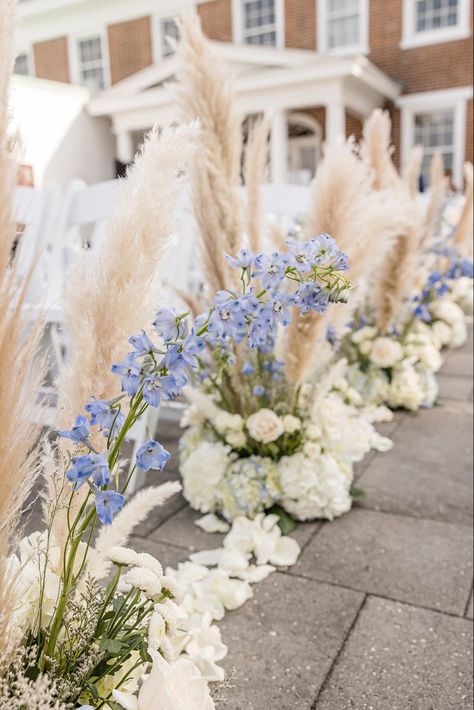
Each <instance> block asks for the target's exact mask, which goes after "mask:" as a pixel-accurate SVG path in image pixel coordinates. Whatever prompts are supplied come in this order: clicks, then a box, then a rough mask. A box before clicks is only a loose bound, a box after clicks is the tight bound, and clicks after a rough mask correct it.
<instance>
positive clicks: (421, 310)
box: [413, 303, 433, 323]
mask: <svg viewBox="0 0 474 710" xmlns="http://www.w3.org/2000/svg"><path fill="white" fill-rule="evenodd" d="M413 315H414V316H416V317H417V318H419V319H420V320H422V321H423V322H424V323H430V322H431V321H432V320H433V318H432V316H431V313H430V312H429V309H428V306H427V305H426V303H420V304H418V306H417V307H416V308H415V309H414V311H413Z"/></svg>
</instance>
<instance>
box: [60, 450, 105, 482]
mask: <svg viewBox="0 0 474 710" xmlns="http://www.w3.org/2000/svg"><path fill="white" fill-rule="evenodd" d="M71 463H72V466H71V468H70V469H69V471H67V473H66V477H67V479H68V481H71V483H75V484H76V488H79V487H80V486H82V484H83V483H84V482H85V481H86V480H87V479H88V478H91V479H92V480H93V481H94V483H95V485H96V486H107V485H108V484H109V483H110V471H109V465H108V463H107V459H106V457H105V456H104V455H103V454H93V453H92V454H85V455H84V456H74V457H73V458H72V459H71Z"/></svg>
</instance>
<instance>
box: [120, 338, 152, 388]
mask: <svg viewBox="0 0 474 710" xmlns="http://www.w3.org/2000/svg"><path fill="white" fill-rule="evenodd" d="M147 337H148V336H147ZM130 340H132V338H130ZM147 352H148V351H147ZM112 372H113V373H114V374H115V375H120V383H121V385H122V391H123V392H127V394H129V395H130V396H132V395H134V394H136V393H137V391H138V388H139V387H140V382H141V378H142V372H141V368H140V366H139V365H138V364H137V362H136V360H135V355H134V354H133V353H129V354H128V355H127V357H126V359H125V360H124V361H123V362H115V363H114V364H113V365H112Z"/></svg>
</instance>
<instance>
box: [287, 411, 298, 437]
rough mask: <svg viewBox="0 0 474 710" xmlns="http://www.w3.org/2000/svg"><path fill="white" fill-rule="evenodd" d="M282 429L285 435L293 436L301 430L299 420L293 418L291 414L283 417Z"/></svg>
mask: <svg viewBox="0 0 474 710" xmlns="http://www.w3.org/2000/svg"><path fill="white" fill-rule="evenodd" d="M283 428H284V430H285V432H286V433H287V434H293V433H294V432H295V431H299V430H300V429H301V419H300V418H299V417H294V416H293V415H292V414H287V415H286V416H284V417H283Z"/></svg>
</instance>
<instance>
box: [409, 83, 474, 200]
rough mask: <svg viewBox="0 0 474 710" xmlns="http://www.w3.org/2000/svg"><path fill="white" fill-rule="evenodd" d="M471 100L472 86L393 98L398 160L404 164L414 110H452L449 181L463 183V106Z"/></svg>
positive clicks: (412, 135) (411, 139)
mask: <svg viewBox="0 0 474 710" xmlns="http://www.w3.org/2000/svg"><path fill="white" fill-rule="evenodd" d="M469 99H472V86H463V87H461V88H459V89H445V90H443V91H423V92H421V93H418V94H407V95H405V96H401V97H400V98H399V99H398V100H397V106H399V107H400V109H401V146H400V148H401V162H402V167H404V166H406V165H407V163H408V160H409V158H410V153H411V150H412V148H413V147H414V140H415V116H416V114H418V113H430V112H431V111H433V112H434V111H440V110H450V109H452V110H454V126H453V128H454V136H453V145H454V156H453V184H454V185H455V187H458V188H462V186H463V170H464V156H465V152H466V132H467V130H466V129H467V126H466V106H467V101H468V100H469Z"/></svg>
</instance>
